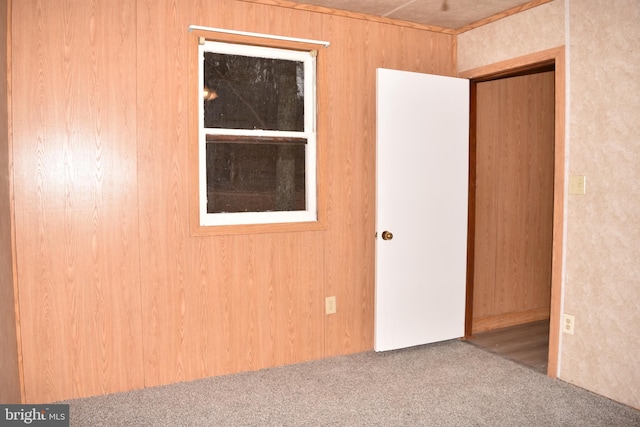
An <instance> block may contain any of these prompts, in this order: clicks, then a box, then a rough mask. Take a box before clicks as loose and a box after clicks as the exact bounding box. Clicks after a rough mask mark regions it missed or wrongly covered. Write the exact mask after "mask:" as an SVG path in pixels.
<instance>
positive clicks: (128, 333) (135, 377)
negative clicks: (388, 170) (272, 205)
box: [12, 0, 455, 402]
mask: <svg viewBox="0 0 640 427" xmlns="http://www.w3.org/2000/svg"><path fill="white" fill-rule="evenodd" d="M16 3H17V4H14V10H13V18H14V39H13V49H14V51H16V52H20V54H19V55H16V56H15V58H14V60H13V65H12V70H13V79H14V91H13V95H12V105H13V108H14V123H13V127H14V144H15V146H16V149H15V152H14V162H15V167H16V171H15V180H16V200H15V209H16V238H17V260H18V273H19V278H20V281H19V289H20V301H21V305H20V312H21V315H22V318H23V319H24V321H23V323H22V329H21V330H22V335H23V344H22V345H23V352H24V361H23V364H24V372H25V378H24V384H25V390H26V400H27V401H31V402H43V401H53V400H59V399H66V398H75V397H81V396H88V395H92V394H101V393H108V392H114V391H119V390H125V389H133V388H139V387H143V386H154V385H160V384H166V383H171V382H177V381H185V380H191V379H196V378H202V377H207V376H212V375H219V374H227V373H232V372H238V371H247V370H254V369H260V368H265V367H270V366H277V365H283V364H290V363H296V362H301V361H306V360H312V359H318V358H323V357H330V356H335V355H339V354H347V353H354V352H359V351H365V350H370V349H371V348H372V346H373V297H374V232H375V230H374V215H375V210H374V202H375V200H374V196H375V69H376V67H388V68H396V69H403V70H408V71H418V72H426V73H433V74H442V75H454V73H455V63H454V49H453V47H454V43H455V40H454V37H453V36H451V35H445V34H437V33H432V32H429V31H423V30H418V29H411V28H403V27H400V26H394V25H390V24H388V23H377V22H367V21H364V20H356V19H350V18H349V17H344V16H332V15H328V14H318V13H313V12H308V11H298V10H293V9H286V8H280V7H277V6H269V5H263V4H252V3H246V2H238V1H231V0H191V1H184V0H55V1H54V0H24V1H21V2H16ZM189 25H204V26H211V27H223V28H229V29H234V30H246V31H253V32H262V33H271V34H277V35H284V36H292V37H302V38H314V39H320V40H328V41H330V42H331V46H330V47H329V48H327V49H322V50H321V52H320V55H319V57H318V79H319V85H318V99H319V110H320V112H319V117H318V144H319V147H320V148H319V149H320V150H322V154H321V159H322V162H323V164H322V165H320V167H321V168H323V172H324V179H323V180H322V181H321V182H322V185H323V188H322V189H321V191H322V192H323V193H324V198H323V199H322V200H323V201H324V203H323V206H321V212H322V214H323V215H324V216H325V220H326V229H324V230H319V231H301V232H291V233H282V232H278V233H276V232H274V233H259V234H247V235H229V236H192V235H191V234H190V228H189V199H188V194H189V167H190V163H189V155H188V154H189V146H190V144H194V143H196V141H194V140H192V139H191V138H190V137H189V120H188V115H189V109H190V108H195V106H191V105H189V103H188V99H189V97H188V90H187V88H188V86H189V85H188V81H187V79H188V75H189V72H188V66H189V57H188V55H189V46H188V43H189V40H190V39H191V38H190V37H189V33H188V26H189ZM331 295H335V296H336V297H337V313H336V314H333V315H328V316H327V315H325V314H324V299H325V297H326V296H331Z"/></svg>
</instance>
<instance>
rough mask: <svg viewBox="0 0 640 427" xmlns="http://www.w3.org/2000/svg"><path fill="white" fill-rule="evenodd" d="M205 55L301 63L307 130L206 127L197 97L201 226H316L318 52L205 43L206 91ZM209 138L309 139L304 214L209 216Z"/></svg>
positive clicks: (201, 68)
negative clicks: (234, 136) (207, 150)
mask: <svg viewBox="0 0 640 427" xmlns="http://www.w3.org/2000/svg"><path fill="white" fill-rule="evenodd" d="M205 52H214V53H223V54H229V55H244V56H251V57H263V58H276V59H284V60H293V61H300V62H302V63H303V64H304V130H303V131H302V132H292V131H277V130H263V129H220V128H205V127H204V103H203V102H202V97H198V98H197V99H198V187H199V212H200V225H201V226H223V225H246V224H276V223H298V222H317V221H318V212H317V178H316V170H317V158H316V157H317V152H316V52H315V51H298V50H289V49H281V48H272V47H263V46H252V45H243V44H234V43H223V42H216V41H208V40H206V41H204V43H201V44H199V46H198V58H199V61H198V90H199V93H203V91H204V54H205ZM207 135H241V136H249V137H251V136H254V137H288V138H304V139H306V141H307V143H306V147H305V197H306V201H305V206H306V209H305V210H303V211H302V210H300V211H268V212H223V213H208V212H207V164H206V144H207V142H206V138H207Z"/></svg>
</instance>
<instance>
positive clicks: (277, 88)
mask: <svg viewBox="0 0 640 427" xmlns="http://www.w3.org/2000/svg"><path fill="white" fill-rule="evenodd" d="M203 95H204V126H205V127H206V128H225V129H264V130H280V131H299V132H302V131H304V63H303V62H301V61H292V60H284V59H273V58H257V57H249V56H241V55H229V54H220V53H213V52H205V54H204V94H203Z"/></svg>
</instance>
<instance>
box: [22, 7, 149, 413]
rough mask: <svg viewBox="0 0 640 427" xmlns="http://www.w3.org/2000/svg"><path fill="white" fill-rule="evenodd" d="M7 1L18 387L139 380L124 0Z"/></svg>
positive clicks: (80, 388)
mask: <svg viewBox="0 0 640 427" xmlns="http://www.w3.org/2000/svg"><path fill="white" fill-rule="evenodd" d="M13 8H14V10H13V20H14V22H13V25H14V30H15V31H14V37H13V49H14V50H15V51H16V52H21V54H20V55H15V56H14V62H13V64H12V76H13V88H14V94H16V96H14V97H13V98H12V101H13V103H12V111H13V131H14V135H13V136H14V164H15V210H16V242H17V245H16V246H17V248H18V253H17V268H18V276H19V280H20V283H19V289H20V301H21V305H20V310H21V312H20V315H21V319H22V324H21V327H22V337H23V339H22V342H23V354H24V361H23V364H24V382H25V393H26V395H25V399H26V401H28V402H47V401H54V400H60V399H65V398H74V397H82V396H88V395H93V394H103V393H110V392H116V391H121V390H128V389H131V388H136V387H140V386H142V384H143V372H142V345H141V342H142V335H141V333H142V331H141V321H140V317H139V312H140V291H139V264H138V255H139V251H138V217H137V210H138V209H137V188H136V143H135V138H136V117H135V101H136V100H135V79H134V78H133V76H134V75H135V73H136V69H135V60H136V58H135V35H136V29H135V1H133V0H116V1H111V0H108V1H107V0H92V1H80V0H65V1H60V2H43V1H38V0H31V1H20V2H14V4H13Z"/></svg>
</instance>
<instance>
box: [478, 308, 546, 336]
mask: <svg viewBox="0 0 640 427" xmlns="http://www.w3.org/2000/svg"><path fill="white" fill-rule="evenodd" d="M540 320H547V321H548V320H549V308H548V307H542V308H534V309H531V310H522V311H512V312H509V313H504V314H497V315H490V316H486V317H480V318H474V319H473V333H474V334H477V333H481V332H486V331H492V330H494V329H500V328H507V327H510V326H515V325H522V324H525V323H529V322H536V321H540Z"/></svg>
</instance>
